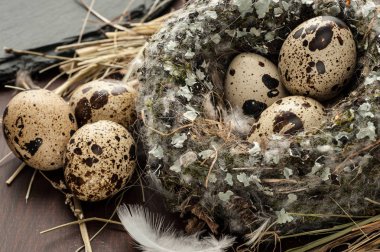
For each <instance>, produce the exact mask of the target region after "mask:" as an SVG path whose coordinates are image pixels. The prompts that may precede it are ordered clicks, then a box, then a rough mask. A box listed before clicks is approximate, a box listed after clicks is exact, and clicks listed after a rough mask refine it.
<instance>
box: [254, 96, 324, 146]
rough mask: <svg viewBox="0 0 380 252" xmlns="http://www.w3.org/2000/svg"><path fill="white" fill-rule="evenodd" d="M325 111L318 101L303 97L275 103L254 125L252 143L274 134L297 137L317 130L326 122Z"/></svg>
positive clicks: (285, 99) (290, 97) (284, 99)
mask: <svg viewBox="0 0 380 252" xmlns="http://www.w3.org/2000/svg"><path fill="white" fill-rule="evenodd" d="M325 114H326V113H325V109H324V108H323V106H322V105H321V104H320V103H319V102H317V101H316V100H314V99H312V98H308V97H303V96H288V97H285V98H282V99H280V100H278V101H276V102H275V103H273V104H272V105H271V106H270V107H269V108H267V109H266V110H265V111H264V112H263V113H262V114H261V116H260V119H259V120H258V121H257V122H256V123H255V124H254V125H253V127H252V130H251V135H250V137H249V138H248V141H250V142H254V141H255V142H261V141H266V140H267V139H268V138H271V137H272V136H273V135H274V134H278V135H295V134H297V133H299V132H303V131H313V130H317V129H318V128H319V127H320V126H321V125H322V123H323V122H324V121H325V120H326V115H325Z"/></svg>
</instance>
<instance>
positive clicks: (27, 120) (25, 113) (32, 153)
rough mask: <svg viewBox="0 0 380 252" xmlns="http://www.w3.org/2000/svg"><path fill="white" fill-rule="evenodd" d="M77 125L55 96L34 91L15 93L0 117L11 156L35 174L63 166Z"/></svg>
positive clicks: (61, 100) (71, 114) (63, 101)
mask: <svg viewBox="0 0 380 252" xmlns="http://www.w3.org/2000/svg"><path fill="white" fill-rule="evenodd" d="M76 130H77V124H76V121H75V117H74V115H73V113H72V110H71V108H70V106H69V104H68V103H66V101H65V100H63V99H62V98H61V97H60V96H59V95H57V94H55V93H53V92H51V91H48V90H45V89H34V90H26V91H23V92H21V93H18V94H17V95H16V96H15V97H13V98H12V100H11V101H10V102H9V104H8V106H7V107H6V109H5V111H4V115H3V131H4V136H5V139H6V141H7V143H8V146H9V148H10V149H11V150H12V152H13V153H14V154H15V155H16V156H17V157H18V158H20V159H22V160H23V161H24V162H25V163H26V164H27V165H29V166H31V167H33V168H35V169H39V170H54V169H58V168H61V167H62V166H63V159H62V157H63V154H64V153H65V149H66V145H67V143H68V142H69V139H70V137H71V135H73V134H74V132H75V131H76Z"/></svg>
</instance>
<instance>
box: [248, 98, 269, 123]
mask: <svg viewBox="0 0 380 252" xmlns="http://www.w3.org/2000/svg"><path fill="white" fill-rule="evenodd" d="M267 107H268V105H266V104H265V103H263V102H259V101H256V100H247V101H245V102H244V104H243V107H242V109H243V113H244V114H245V115H251V116H253V117H254V118H255V119H258V118H259V117H260V115H261V113H262V112H263V111H264V110H265V109H266V108H267Z"/></svg>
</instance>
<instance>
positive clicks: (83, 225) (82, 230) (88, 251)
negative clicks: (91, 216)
mask: <svg viewBox="0 0 380 252" xmlns="http://www.w3.org/2000/svg"><path fill="white" fill-rule="evenodd" d="M73 202H74V208H75V209H74V212H75V213H74V214H75V215H76V216H77V218H78V221H79V223H78V224H79V229H80V234H81V236H82V240H83V243H84V247H85V251H86V252H92V248H91V243H90V238H89V236H88V231H87V226H86V223H85V222H81V220H83V219H84V216H83V210H82V206H81V204H80V201H79V200H78V199H76V198H75V197H74V198H73Z"/></svg>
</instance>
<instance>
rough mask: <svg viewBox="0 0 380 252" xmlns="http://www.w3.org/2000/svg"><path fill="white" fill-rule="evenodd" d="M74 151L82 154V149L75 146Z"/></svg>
mask: <svg viewBox="0 0 380 252" xmlns="http://www.w3.org/2000/svg"><path fill="white" fill-rule="evenodd" d="M74 153H75V154H77V155H82V149H81V148H75V149H74Z"/></svg>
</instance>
